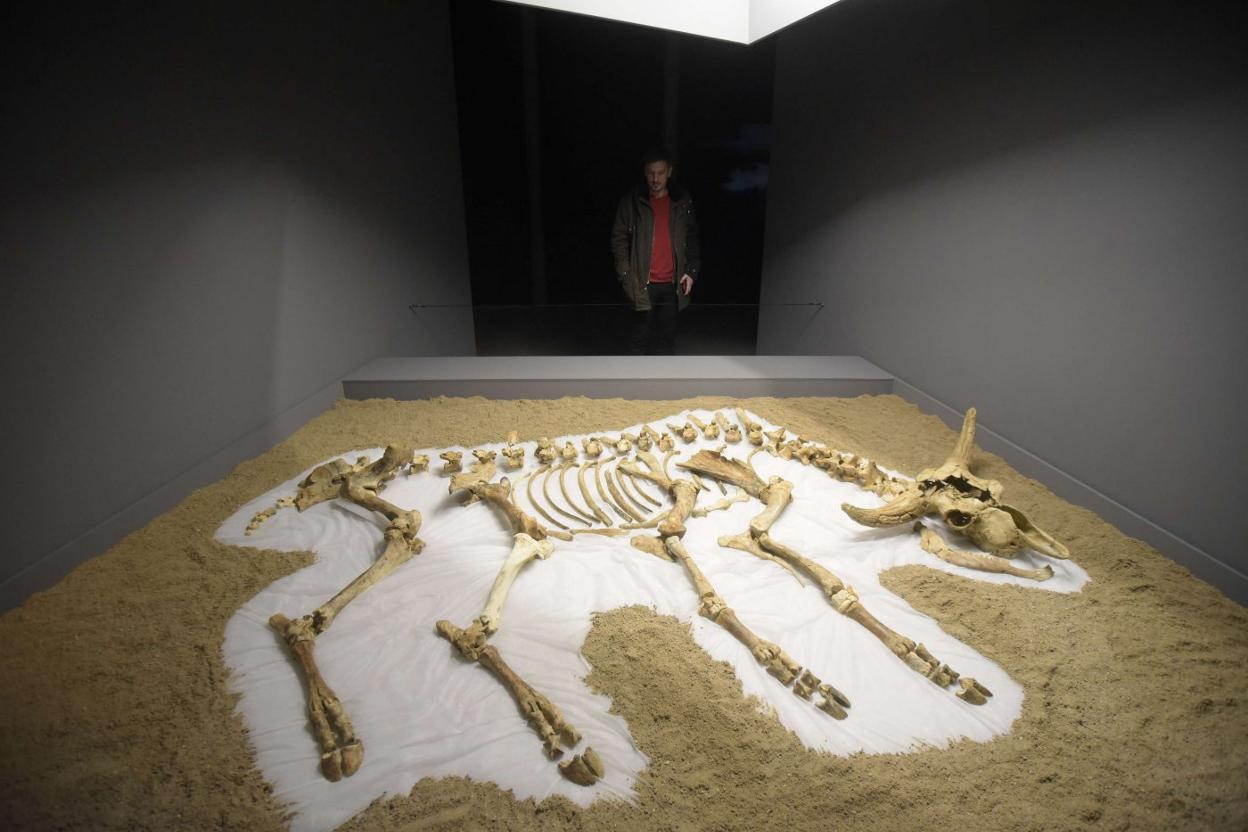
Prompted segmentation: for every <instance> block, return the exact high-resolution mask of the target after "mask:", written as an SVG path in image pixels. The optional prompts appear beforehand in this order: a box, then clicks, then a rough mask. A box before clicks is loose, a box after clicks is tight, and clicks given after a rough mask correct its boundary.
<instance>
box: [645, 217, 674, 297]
mask: <svg viewBox="0 0 1248 832" xmlns="http://www.w3.org/2000/svg"><path fill="white" fill-rule="evenodd" d="M650 207H651V208H652V209H653V210H654V247H653V248H652V249H651V250H650V282H651V283H671V282H672V281H673V280H675V279H676V254H675V252H674V251H673V250H672V226H671V220H670V216H671V213H672V198H671V197H670V196H657V197H656V196H652V197H650Z"/></svg>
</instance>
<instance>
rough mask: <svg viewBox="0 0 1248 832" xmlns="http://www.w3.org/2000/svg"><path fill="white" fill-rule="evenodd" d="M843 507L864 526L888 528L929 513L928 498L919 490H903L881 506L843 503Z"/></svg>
mask: <svg viewBox="0 0 1248 832" xmlns="http://www.w3.org/2000/svg"><path fill="white" fill-rule="evenodd" d="M841 509H842V510H843V511H844V512H845V513H846V514H848V515H849V516H850V517H851V518H853V519H854V520H855V521H857V522H859V523H861V524H862V525H864V526H874V527H876V528H887V527H888V526H900V525H902V524H903V523H910V522H912V521H914V520H917V519H919V518H920V517H922V516H923V515H925V514H927V509H928V506H927V498H926V497H924V496H923V494H922V493H921V492H919V491H918V490H910V491H903V492H902V493H901V494H900V495H899V496H898V497H897V498H896V499H895V500H893V501H892V502H891V503H889V504H888V505H886V506H880V507H879V508H862V507H861V506H851V505H850V504H849V503H841Z"/></svg>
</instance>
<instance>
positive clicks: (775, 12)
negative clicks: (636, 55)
mask: <svg viewBox="0 0 1248 832" xmlns="http://www.w3.org/2000/svg"><path fill="white" fill-rule="evenodd" d="M507 2H512V3H520V4H522V5H525V6H539V7H541V8H544V9H554V10H556V11H562V12H574V13H576V14H587V15H590V16H592V17H604V18H607V19H609V20H619V21H622V22H624V23H637V24H640V25H642V26H654V27H656V28H659V29H670V30H671V31H673V32H685V33H686V34H690V35H702V36H704V37H708V38H718V39H719V40H731V41H736V42H737V43H753V42H754V41H756V40H758V39H759V38H764V37H766V36H767V35H770V34H771V33H772V32H775V31H777V30H779V29H783V28H784V27H785V26H788V25H789V24H790V23H794V22H796V21H798V20H801V19H802V18H803V17H806V16H807V15H810V14H813V13H815V12H817V11H819V10H820V9H822V8H824V7H826V6H831V5H832V4H833V3H835V2H836V0H507Z"/></svg>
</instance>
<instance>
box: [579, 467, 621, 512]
mask: <svg viewBox="0 0 1248 832" xmlns="http://www.w3.org/2000/svg"><path fill="white" fill-rule="evenodd" d="M597 464H598V463H597V462H593V463H591V464H590V465H597ZM590 465H582V466H580V470H578V471H577V472H576V481H577V483H579V484H580V486H581V494H582V495H583V496H584V497H585V504H586V505H588V506H589V510H590V511H592V512H593V513H594V516H595V517H597V518H598V522H600V523H602V525H604V526H611V525H613V524H612V522H611V515H609V514H607V513H606V512H605V511H603V510H602V509H601V508H600V507H599V506H598V503H597V502H596V501H595V500H594V498H593V496H592V495H591V494H590V493H589V486H588V485H587V484H586V483H585V475H586V474H587V473H588V472H589V469H590Z"/></svg>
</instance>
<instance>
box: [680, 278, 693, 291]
mask: <svg viewBox="0 0 1248 832" xmlns="http://www.w3.org/2000/svg"><path fill="white" fill-rule="evenodd" d="M692 291H693V278H692V277H690V276H689V275H687V274H686V275H682V276H681V278H680V293H681V294H682V295H687V294H689V293H690V292H692Z"/></svg>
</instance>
